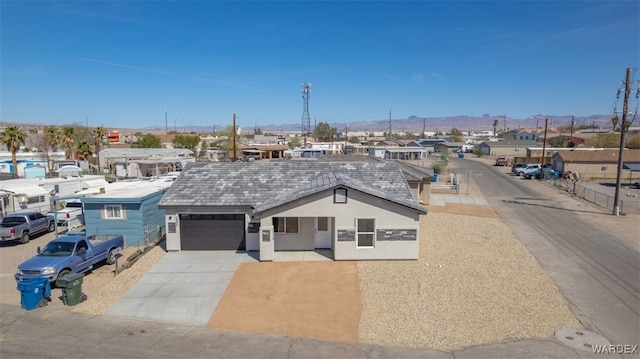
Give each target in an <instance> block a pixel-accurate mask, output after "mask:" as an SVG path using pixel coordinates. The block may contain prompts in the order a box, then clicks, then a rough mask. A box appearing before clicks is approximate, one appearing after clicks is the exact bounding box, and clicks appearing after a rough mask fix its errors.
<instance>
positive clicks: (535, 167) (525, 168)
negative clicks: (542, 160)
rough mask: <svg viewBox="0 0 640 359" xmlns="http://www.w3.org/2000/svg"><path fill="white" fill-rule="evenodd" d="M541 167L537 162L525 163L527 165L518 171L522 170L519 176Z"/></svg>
mask: <svg viewBox="0 0 640 359" xmlns="http://www.w3.org/2000/svg"><path fill="white" fill-rule="evenodd" d="M541 167H542V166H540V164H539V163H536V164H532V165H527V167H524V168H522V169H521V170H520V171H519V172H518V173H520V172H522V173H521V176H523V177H524V176H525V175H527V174H530V173H533V172H535V171H539V170H540V168H541Z"/></svg>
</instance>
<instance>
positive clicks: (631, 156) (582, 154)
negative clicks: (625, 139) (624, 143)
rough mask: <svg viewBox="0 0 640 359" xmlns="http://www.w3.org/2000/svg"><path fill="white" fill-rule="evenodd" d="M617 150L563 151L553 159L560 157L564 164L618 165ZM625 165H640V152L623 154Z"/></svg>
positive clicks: (625, 151)
mask: <svg viewBox="0 0 640 359" xmlns="http://www.w3.org/2000/svg"><path fill="white" fill-rule="evenodd" d="M618 152H619V150H617V149H606V148H605V149H603V150H595V151H561V152H557V153H556V154H555V155H554V156H553V157H556V156H557V157H559V158H560V159H562V161H563V162H583V163H617V162H618ZM623 154H624V156H623V159H624V162H625V163H634V162H635V163H639V162H640V150H635V149H633V150H630V149H625V150H624V152H623Z"/></svg>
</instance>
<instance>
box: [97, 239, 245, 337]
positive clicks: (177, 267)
mask: <svg viewBox="0 0 640 359" xmlns="http://www.w3.org/2000/svg"><path fill="white" fill-rule="evenodd" d="M244 262H257V260H256V259H255V258H253V257H251V256H250V255H249V254H247V253H245V252H238V253H236V252H235V251H184V252H178V253H171V252H170V253H167V254H166V255H165V256H164V257H163V258H162V259H161V260H160V261H159V262H158V263H156V265H155V266H154V267H153V268H152V269H151V270H150V271H149V272H148V273H147V274H146V275H145V276H144V277H142V278H141V279H140V281H138V283H136V284H135V285H134V286H133V288H131V290H129V291H128V292H127V294H125V295H124V297H122V298H120V300H119V301H118V302H117V303H116V304H115V305H114V306H113V307H111V308H110V309H109V310H108V311H107V315H116V316H124V317H132V318H143V319H151V320H159V321H164V322H173V323H185V324H193V325H201V326H205V325H206V324H207V323H208V322H209V318H210V317H211V315H213V312H214V310H215V309H216V306H217V305H218V302H219V301H220V298H222V295H223V294H224V292H225V290H226V289H227V285H229V282H230V281H231V278H232V277H233V274H234V273H235V271H236V269H237V268H238V266H239V265H240V263H244Z"/></svg>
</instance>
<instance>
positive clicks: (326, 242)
mask: <svg viewBox="0 0 640 359" xmlns="http://www.w3.org/2000/svg"><path fill="white" fill-rule="evenodd" d="M314 232H315V233H314V245H315V247H316V248H329V249H330V248H331V221H330V220H329V217H316V218H315V229H314Z"/></svg>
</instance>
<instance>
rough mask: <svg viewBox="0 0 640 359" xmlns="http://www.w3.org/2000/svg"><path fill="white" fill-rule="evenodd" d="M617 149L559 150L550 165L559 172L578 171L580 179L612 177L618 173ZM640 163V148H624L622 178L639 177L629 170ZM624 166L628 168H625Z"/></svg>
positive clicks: (639, 176) (638, 174)
mask: <svg viewBox="0 0 640 359" xmlns="http://www.w3.org/2000/svg"><path fill="white" fill-rule="evenodd" d="M618 153H619V150H618V149H613V148H605V149H594V150H592V151H589V150H580V151H560V152H557V153H556V154H555V155H553V157H552V158H551V167H552V168H553V169H554V170H556V171H559V172H561V173H566V172H569V171H571V172H573V173H578V174H579V176H580V178H582V179H592V178H597V179H613V178H616V177H617V175H618ZM638 165H640V150H636V149H633V150H631V149H625V150H624V152H623V175H622V177H623V178H631V179H633V178H640V173H638V172H634V171H631V169H632V168H635V167H636V166H638ZM625 166H626V168H628V169H625ZM625 172H626V173H625Z"/></svg>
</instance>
